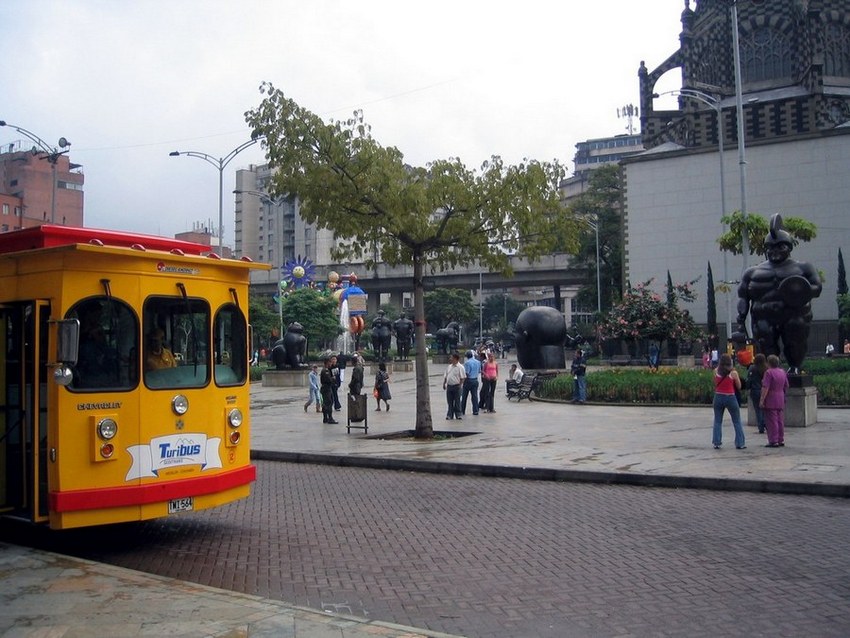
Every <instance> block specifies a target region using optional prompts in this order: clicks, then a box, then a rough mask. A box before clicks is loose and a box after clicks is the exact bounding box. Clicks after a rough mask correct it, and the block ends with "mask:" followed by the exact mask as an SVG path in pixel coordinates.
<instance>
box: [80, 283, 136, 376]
mask: <svg viewBox="0 0 850 638" xmlns="http://www.w3.org/2000/svg"><path fill="white" fill-rule="evenodd" d="M65 318H66V319H77V320H78V321H79V322H80V342H79V343H80V346H79V353H78V355H77V363H76V365H75V366H74V367H73V372H74V378H73V379H72V380H71V383H70V384H69V386H68V387H69V388H70V389H71V390H83V391H85V390H129V389H131V388H133V387H135V385H136V381H137V379H138V378H139V373H138V365H139V362H138V356H137V353H138V351H139V344H138V338H139V337H138V335H139V321H138V319H137V318H136V315H135V314H134V313H133V310H132V309H131V308H130V306H128V305H127V304H126V303H124V302H123V301H119V300H118V299H115V298H114V297H90V298H89V299H85V300H83V301H80V302H79V303H77V304H75V305H74V306H72V307H71V309H70V310H69V311H68V314H67V315H66V316H65Z"/></svg>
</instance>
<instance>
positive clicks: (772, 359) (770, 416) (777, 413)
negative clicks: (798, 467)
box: [759, 354, 788, 447]
mask: <svg viewBox="0 0 850 638" xmlns="http://www.w3.org/2000/svg"><path fill="white" fill-rule="evenodd" d="M787 389H788V375H787V374H785V370H783V369H782V368H780V367H779V357H777V356H776V355H775V354H772V355H770V356H769V357H768V358H767V370H766V371H765V373H764V376H763V377H762V380H761V399H760V400H759V405H760V406H761V409H762V410H763V411H764V426H765V428H766V429H767V445H766V446H765V447H784V445H785V391H786V390H787Z"/></svg>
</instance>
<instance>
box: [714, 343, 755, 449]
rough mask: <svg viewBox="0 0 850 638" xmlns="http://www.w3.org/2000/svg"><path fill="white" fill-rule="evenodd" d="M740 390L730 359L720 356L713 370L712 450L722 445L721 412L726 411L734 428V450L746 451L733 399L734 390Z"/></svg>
mask: <svg viewBox="0 0 850 638" xmlns="http://www.w3.org/2000/svg"><path fill="white" fill-rule="evenodd" d="M740 389H741V377H739V376H738V371H737V370H735V367H734V366H733V365H732V357H731V356H729V355H728V354H722V355H720V361H719V362H718V363H717V368H716V369H715V370H714V429H713V430H712V434H711V442H712V443H713V444H714V449H715V450H719V449H720V446H721V445H722V444H723V411H724V410H728V411H729V416H731V417H732V426H733V427H734V428H735V448H736V449H738V450H744V449H746V447H747V445H746V443H745V441H744V428H743V427H741V408H740V406H739V405H738V399H737V398H736V397H735V390H740Z"/></svg>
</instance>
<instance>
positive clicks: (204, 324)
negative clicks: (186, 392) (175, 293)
mask: <svg viewBox="0 0 850 638" xmlns="http://www.w3.org/2000/svg"><path fill="white" fill-rule="evenodd" d="M143 315H144V316H143V328H144V335H145V351H144V357H143V361H144V369H145V385H146V386H148V387H149V388H154V389H157V388H200V387H203V386H205V385H207V383H209V367H208V364H209V354H208V344H207V342H208V341H209V326H210V307H209V304H208V303H207V302H206V301H205V300H203V299H192V298H187V299H183V298H182V297H150V298H149V299H147V300H146V301H145V306H144V313H143Z"/></svg>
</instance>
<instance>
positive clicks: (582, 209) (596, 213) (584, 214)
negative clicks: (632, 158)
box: [562, 164, 623, 311]
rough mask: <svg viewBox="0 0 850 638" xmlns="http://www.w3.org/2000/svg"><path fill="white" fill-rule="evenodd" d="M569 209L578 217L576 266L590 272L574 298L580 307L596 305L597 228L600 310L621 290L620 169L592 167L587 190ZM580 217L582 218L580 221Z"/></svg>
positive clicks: (607, 306) (574, 250)
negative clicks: (588, 279)
mask: <svg viewBox="0 0 850 638" xmlns="http://www.w3.org/2000/svg"><path fill="white" fill-rule="evenodd" d="M569 208H570V212H571V213H572V215H573V217H574V218H575V219H576V220H579V222H580V227H579V232H580V241H579V245H578V248H577V249H571V247H569V246H563V247H562V248H563V249H564V250H567V251H568V252H575V255H576V264H575V265H576V266H582V265H583V266H585V267H586V268H587V269H588V271H589V272H592V273H593V280H592V283H588V284H586V285H585V286H582V288H580V289H579V292H578V294H577V295H576V301H577V302H578V304H579V306H580V307H582V308H590V307H592V308H596V307H597V299H596V266H597V264H596V230H597V229H598V231H599V266H600V270H599V273H600V277H599V280H600V286H599V287H600V288H601V292H602V302H601V304H599V307H601V308H602V310H603V311H604V310H605V309H606V308H610V307H611V305H612V303H613V302H614V300H616V299H619V297H620V294H621V292H622V290H623V240H622V214H621V211H622V185H621V183H620V169H619V167H618V166H617V165H615V164H611V165H607V166H601V167H600V168H597V169H596V170H594V171H593V173H592V174H591V176H590V180H589V182H588V187H587V190H586V191H585V192H584V193H582V194H581V195H579V196H578V197H577V198H576V200H575V201H574V202H572V203H571V204H570V207H569ZM582 220H583V221H582Z"/></svg>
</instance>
